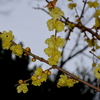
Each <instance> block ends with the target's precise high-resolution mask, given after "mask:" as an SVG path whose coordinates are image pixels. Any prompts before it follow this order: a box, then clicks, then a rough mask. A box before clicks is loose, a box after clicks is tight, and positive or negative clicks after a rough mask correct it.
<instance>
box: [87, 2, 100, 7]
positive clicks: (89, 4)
mask: <svg viewBox="0 0 100 100" xmlns="http://www.w3.org/2000/svg"><path fill="white" fill-rule="evenodd" d="M87 4H88V7H90V8H92V7H94V8H97V7H99V3H98V2H97V1H94V2H90V1H88V2H87Z"/></svg>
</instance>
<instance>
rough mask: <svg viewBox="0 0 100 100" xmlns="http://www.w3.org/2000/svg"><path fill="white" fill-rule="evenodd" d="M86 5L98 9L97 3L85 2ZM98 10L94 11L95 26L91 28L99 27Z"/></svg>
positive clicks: (99, 13) (99, 12) (99, 14)
mask: <svg viewBox="0 0 100 100" xmlns="http://www.w3.org/2000/svg"><path fill="white" fill-rule="evenodd" d="M87 4H88V7H90V8H92V7H93V8H97V7H99V5H100V4H99V3H98V1H93V2H91V1H88V2H87ZM99 16H100V9H97V10H96V12H95V14H94V18H95V25H94V26H93V28H98V27H100V17H99Z"/></svg>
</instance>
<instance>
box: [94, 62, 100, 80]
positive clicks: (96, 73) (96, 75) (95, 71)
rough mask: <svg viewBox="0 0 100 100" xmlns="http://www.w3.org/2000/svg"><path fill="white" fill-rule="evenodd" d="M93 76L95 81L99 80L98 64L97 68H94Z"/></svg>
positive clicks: (99, 70) (99, 66) (99, 68)
mask: <svg viewBox="0 0 100 100" xmlns="http://www.w3.org/2000/svg"><path fill="white" fill-rule="evenodd" d="M93 72H94V76H95V77H96V78H97V79H100V63H99V64H98V66H96V67H94V71H93Z"/></svg>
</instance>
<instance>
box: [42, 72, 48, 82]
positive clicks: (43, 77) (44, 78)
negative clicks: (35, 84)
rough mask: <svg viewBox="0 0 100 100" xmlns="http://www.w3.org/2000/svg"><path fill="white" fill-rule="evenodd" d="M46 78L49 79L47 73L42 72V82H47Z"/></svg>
mask: <svg viewBox="0 0 100 100" xmlns="http://www.w3.org/2000/svg"><path fill="white" fill-rule="evenodd" d="M46 80H47V74H45V73H42V75H41V77H40V81H41V82H46Z"/></svg>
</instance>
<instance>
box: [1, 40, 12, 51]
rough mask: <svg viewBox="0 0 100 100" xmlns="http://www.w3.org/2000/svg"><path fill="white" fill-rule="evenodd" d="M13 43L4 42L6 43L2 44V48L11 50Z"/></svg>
mask: <svg viewBox="0 0 100 100" xmlns="http://www.w3.org/2000/svg"><path fill="white" fill-rule="evenodd" d="M11 44H12V43H11V42H10V41H4V42H2V47H3V49H7V50H8V49H9V48H10V46H11Z"/></svg>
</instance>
